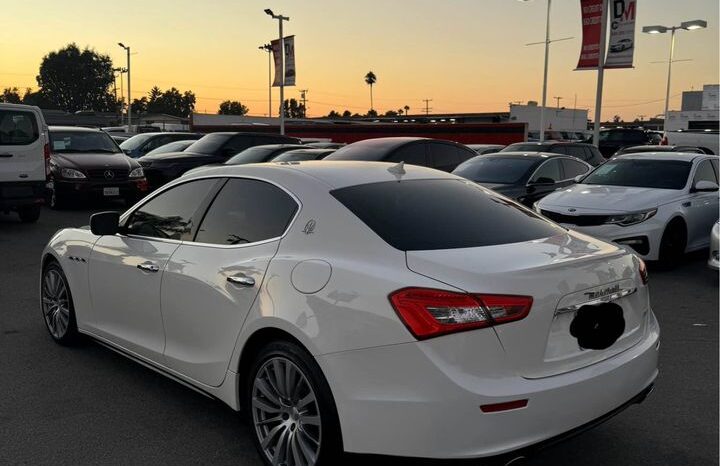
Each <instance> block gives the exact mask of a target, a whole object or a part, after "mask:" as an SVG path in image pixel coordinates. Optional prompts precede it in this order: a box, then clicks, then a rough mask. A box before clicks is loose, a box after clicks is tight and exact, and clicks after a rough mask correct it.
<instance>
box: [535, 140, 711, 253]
mask: <svg viewBox="0 0 720 466" xmlns="http://www.w3.org/2000/svg"><path fill="white" fill-rule="evenodd" d="M579 181H580V183H578V184H576V185H574V186H571V187H569V188H567V189H564V190H562V191H556V192H554V193H551V194H550V195H548V196H546V197H545V198H543V199H541V200H540V201H538V202H537V203H535V206H534V208H535V211H536V212H539V213H541V214H542V215H544V216H546V217H547V218H549V219H551V220H554V221H556V222H558V223H560V224H562V225H564V226H566V227H568V228H572V229H573V230H576V231H581V232H583V233H586V234H588V235H592V236H595V237H597V238H602V239H604V240H607V241H614V242H616V243H618V244H622V245H625V246H627V247H630V248H632V249H633V250H634V251H635V252H636V253H637V254H639V255H640V256H641V257H642V258H643V259H646V260H659V261H661V262H664V263H666V264H673V263H676V262H677V261H678V259H680V257H681V256H682V255H683V254H685V253H686V252H690V251H695V250H698V249H703V248H707V247H708V245H709V242H710V235H709V234H708V232H709V231H710V229H711V228H712V226H713V223H715V222H716V221H717V219H718V204H719V202H718V201H719V199H720V197H719V196H718V157H717V156H713V155H704V154H685V153H669V152H658V153H637V154H627V155H621V156H618V157H615V158H613V159H612V160H609V161H608V162H607V163H605V164H604V165H601V166H599V167H598V168H596V169H595V170H594V171H593V172H592V173H590V174H589V175H587V176H586V177H585V178H584V179H581V180H579Z"/></svg>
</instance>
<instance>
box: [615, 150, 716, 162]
mask: <svg viewBox="0 0 720 466" xmlns="http://www.w3.org/2000/svg"><path fill="white" fill-rule="evenodd" d="M698 157H712V156H708V155H705V154H697V153H690V152H636V153H634V154H633V153H630V154H622V155H618V156H617V157H614V158H613V160H619V159H623V160H627V159H644V160H677V161H683V162H692V161H693V160H695V159H697V158H698Z"/></svg>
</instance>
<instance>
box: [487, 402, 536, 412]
mask: <svg viewBox="0 0 720 466" xmlns="http://www.w3.org/2000/svg"><path fill="white" fill-rule="evenodd" d="M527 404H528V400H515V401H506V402H505V403H493V404H490V405H480V411H482V412H483V413H497V412H498V411H510V410H511V409H520V408H524V407H525V406H527Z"/></svg>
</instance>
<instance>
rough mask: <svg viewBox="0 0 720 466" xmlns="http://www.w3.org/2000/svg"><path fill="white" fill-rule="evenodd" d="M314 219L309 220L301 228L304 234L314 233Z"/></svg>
mask: <svg viewBox="0 0 720 466" xmlns="http://www.w3.org/2000/svg"><path fill="white" fill-rule="evenodd" d="M315 224H316V222H315V220H310V221H308V222H307V223H306V224H305V228H303V233H305V234H306V235H312V234H313V233H315Z"/></svg>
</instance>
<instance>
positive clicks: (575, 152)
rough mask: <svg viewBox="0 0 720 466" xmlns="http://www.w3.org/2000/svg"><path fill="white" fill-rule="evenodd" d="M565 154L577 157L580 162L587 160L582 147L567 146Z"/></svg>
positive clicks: (586, 154)
mask: <svg viewBox="0 0 720 466" xmlns="http://www.w3.org/2000/svg"><path fill="white" fill-rule="evenodd" d="M567 153H568V155H572V156H573V157H577V158H579V159H580V160H588V158H589V157H588V153H587V152H585V148H584V147H583V146H568V147H567Z"/></svg>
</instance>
